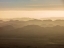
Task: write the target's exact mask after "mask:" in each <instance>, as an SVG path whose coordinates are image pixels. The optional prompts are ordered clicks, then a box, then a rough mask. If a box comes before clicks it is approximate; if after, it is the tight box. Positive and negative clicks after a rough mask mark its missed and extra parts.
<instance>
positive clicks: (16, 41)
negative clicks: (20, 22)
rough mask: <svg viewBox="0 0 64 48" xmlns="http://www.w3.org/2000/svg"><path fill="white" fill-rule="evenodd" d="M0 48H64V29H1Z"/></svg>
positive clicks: (6, 27) (36, 26)
mask: <svg viewBox="0 0 64 48" xmlns="http://www.w3.org/2000/svg"><path fill="white" fill-rule="evenodd" d="M0 48H64V27H63V26H59V25H57V26H54V27H41V26H38V25H28V26H24V27H22V28H14V27H13V26H11V25H7V26H3V27H0Z"/></svg>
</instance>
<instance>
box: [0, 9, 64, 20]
mask: <svg viewBox="0 0 64 48" xmlns="http://www.w3.org/2000/svg"><path fill="white" fill-rule="evenodd" d="M0 13H1V14H0V18H22V17H29V18H37V19H39V18H47V17H64V11H62V10H42V11H0Z"/></svg>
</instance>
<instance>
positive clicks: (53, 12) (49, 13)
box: [0, 0, 64, 18]
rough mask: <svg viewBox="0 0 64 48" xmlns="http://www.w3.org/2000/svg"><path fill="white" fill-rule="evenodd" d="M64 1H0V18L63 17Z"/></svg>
mask: <svg viewBox="0 0 64 48" xmlns="http://www.w3.org/2000/svg"><path fill="white" fill-rule="evenodd" d="M63 1H64V0H0V18H15V17H33V18H43V17H56V16H57V17H61V16H62V17H64V8H63V7H64V2H63Z"/></svg>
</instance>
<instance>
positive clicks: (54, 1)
mask: <svg viewBox="0 0 64 48" xmlns="http://www.w3.org/2000/svg"><path fill="white" fill-rule="evenodd" d="M58 6H59V7H60V6H63V1H62V0H0V8H2V9H3V8H4V9H5V8H7V9H19V8H20V9H22V8H23V9H26V8H27V9H29V8H31V9H32V8H38V9H40V8H42V9H43V8H52V7H54V8H55V7H56V8H57V7H58Z"/></svg>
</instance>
